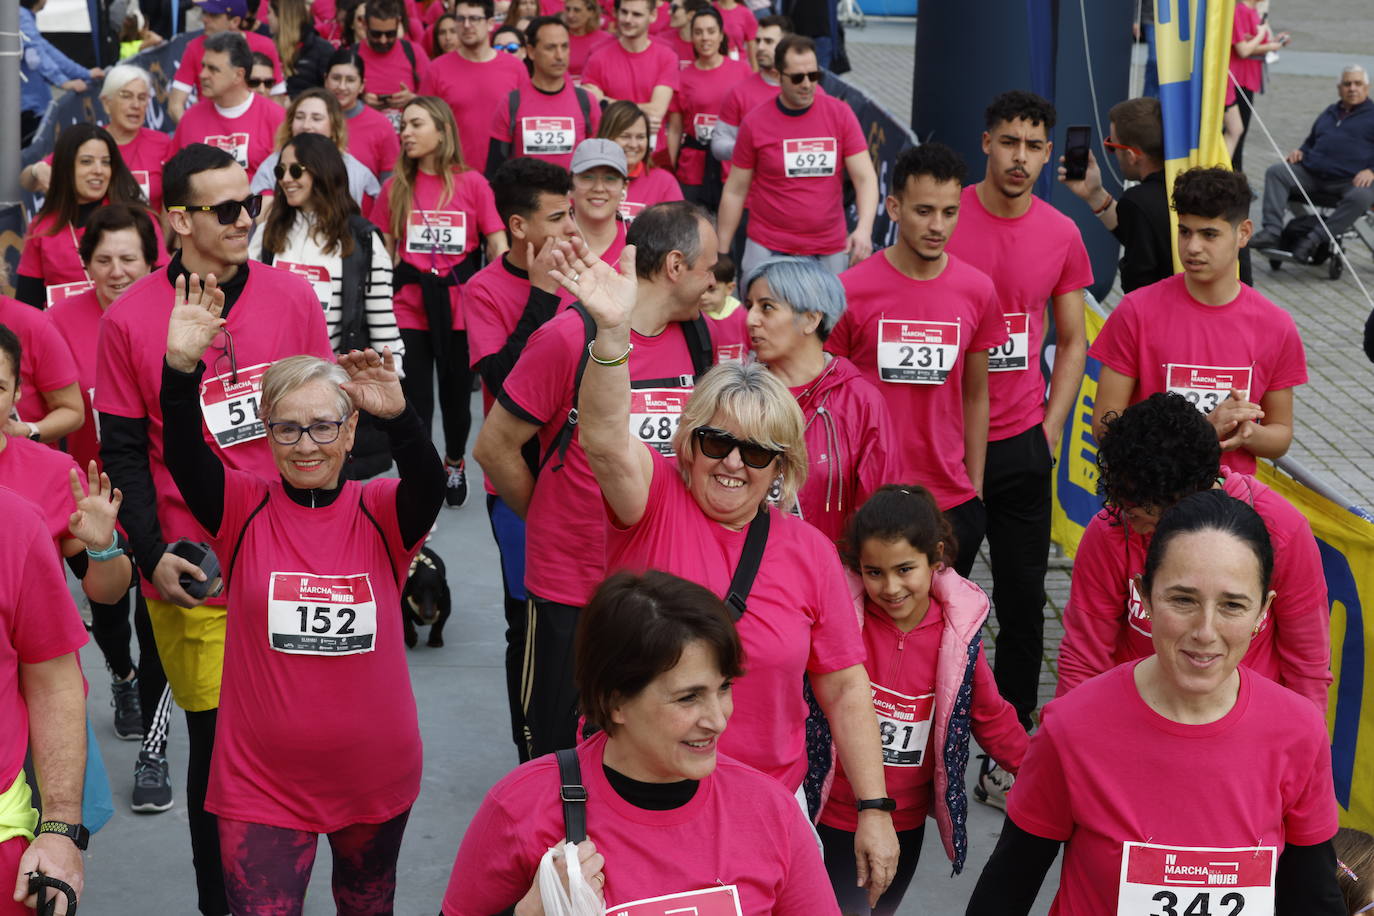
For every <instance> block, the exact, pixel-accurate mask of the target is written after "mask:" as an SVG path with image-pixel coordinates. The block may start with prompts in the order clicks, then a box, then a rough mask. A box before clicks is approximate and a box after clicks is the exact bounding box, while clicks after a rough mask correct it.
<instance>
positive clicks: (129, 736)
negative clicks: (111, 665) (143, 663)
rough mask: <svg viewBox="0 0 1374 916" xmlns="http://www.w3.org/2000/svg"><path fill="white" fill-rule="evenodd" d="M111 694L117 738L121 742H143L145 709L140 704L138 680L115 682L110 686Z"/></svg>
mask: <svg viewBox="0 0 1374 916" xmlns="http://www.w3.org/2000/svg"><path fill="white" fill-rule="evenodd" d="M110 693H111V694H113V695H112V696H111V697H110V705H111V706H113V707H114V733H115V737H116V738H118V739H119V740H121V741H142V740H143V707H142V706H140V705H139V702H138V678H136V677H135V678H130V679H129V680H127V681H115V682H114V683H112V684H111V685H110Z"/></svg>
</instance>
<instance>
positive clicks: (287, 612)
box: [267, 572, 377, 655]
mask: <svg viewBox="0 0 1374 916" xmlns="http://www.w3.org/2000/svg"><path fill="white" fill-rule="evenodd" d="M269 589H270V590H269V592H268V600H267V638H268V641H269V645H271V647H272V648H273V649H276V650H277V651H278V652H286V653H288V654H291V655H356V654H358V653H359V652H371V651H372V650H373V649H374V648H376V645H375V643H376V639H377V603H376V602H375V601H374V600H373V597H372V583H371V582H370V581H369V580H368V577H367V573H360V574H358V575H353V576H317V575H313V574H311V573H281V572H274V573H272V581H271V584H270V587H269Z"/></svg>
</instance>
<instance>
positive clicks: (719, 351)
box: [716, 343, 744, 363]
mask: <svg viewBox="0 0 1374 916" xmlns="http://www.w3.org/2000/svg"><path fill="white" fill-rule="evenodd" d="M731 360H736V361H738V362H743V361H744V344H742V343H737V344H718V345H717V346H716V362H717V363H728V362H730V361H731Z"/></svg>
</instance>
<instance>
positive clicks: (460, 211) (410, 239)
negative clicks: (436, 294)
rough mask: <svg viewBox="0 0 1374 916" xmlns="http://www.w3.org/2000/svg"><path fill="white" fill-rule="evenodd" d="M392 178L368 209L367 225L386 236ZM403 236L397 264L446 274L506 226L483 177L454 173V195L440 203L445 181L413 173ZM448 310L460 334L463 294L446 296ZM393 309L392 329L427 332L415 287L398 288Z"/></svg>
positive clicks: (455, 290) (455, 291) (458, 289)
mask: <svg viewBox="0 0 1374 916" xmlns="http://www.w3.org/2000/svg"><path fill="white" fill-rule="evenodd" d="M395 182H396V179H395V177H392V178H388V179H387V180H386V182H385V183H384V184H383V185H382V193H381V194H379V195H378V196H377V201H376V203H374V204H373V206H372V222H373V223H374V224H375V225H377V226H379V227H381V229H382V231H383V232H384V233H387V234H391V231H392V228H391V189H392V188H393V187H394V186H395ZM411 206H412V209H411V211H410V224H409V226H408V227H407V229H406V233H405V235H404V236H402V237H398V238H397V239H396V251H397V253H398V254H399V255H400V257H401V260H402V261H405V262H406V263H407V264H411V265H414V266H415V267H418V268H419V269H420V270H422V271H428V270H435V271H438V272H439V273H441V274H442V273H446V272H448V271H451V270H453V269H454V268H455V267H457V266H458V265H459V264H462V263H463V262H464V261H466V260H467V258H468V256H469V255H470V254H472V252H473V251H475V250H476V248H477V246H478V244H480V241H481V237H482V236H484V235H491V234H492V233H494V232H501V231H503V230H504V229H505V228H506V226H505V224H504V223H503V222H501V216H500V214H498V213H497V212H496V198H495V197H493V196H492V193H491V185H489V184H487V182H486V179H485V178H483V177H482V173H481V172H478V171H475V170H473V169H468V170H467V171H466V172H455V173H454V175H453V194H452V196H451V197H449V199H447V200H444V181H443V179H442V178H440V177H439V176H438V175H429V174H426V173H424V172H416V181H415V196H414V199H413V200H412V204H411ZM449 301H450V302H451V304H452V308H453V329H454V330H455V331H461V330H463V288H462V287H461V286H453V287H452V288H451V289H450V291H449ZM393 304H394V307H395V311H396V325H397V327H400V328H404V329H408V330H421V331H424V330H428V329H429V318H428V317H427V316H426V315H425V306H424V301H423V296H422V295H421V294H420V287H419V284H416V283H409V284H407V285H405V286H397V287H396V292H395V296H394V299H393Z"/></svg>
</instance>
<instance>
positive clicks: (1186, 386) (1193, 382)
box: [1165, 363, 1251, 415]
mask: <svg viewBox="0 0 1374 916" xmlns="http://www.w3.org/2000/svg"><path fill="white" fill-rule="evenodd" d="M1165 371H1166V372H1167V373H1168V380H1169V390H1170V391H1173V392H1175V393H1177V394H1181V395H1183V396H1184V397H1185V398H1187V399H1188V402H1189V403H1190V404H1192V405H1193V406H1194V407H1196V408H1197V409H1198V410H1200V411H1202V413H1203V414H1204V415H1206V414H1209V413H1211V412H1212V411H1213V410H1215V409H1216V407H1217V405H1218V404H1220V403H1221V402H1222V401H1224V400H1226V398H1227V396H1228V395H1229V394H1230V393H1231V389H1233V388H1234V389H1236V390H1237V391H1239V392H1240V393H1241V394H1242V395H1243V396H1244V397H1245V400H1247V401H1248V400H1250V373H1251V370H1250V369H1249V368H1240V367H1237V368H1229V369H1228V368H1224V367H1221V366H1187V365H1184V364H1182V363H1169V364H1168V365H1167V366H1166V367H1165Z"/></svg>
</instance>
